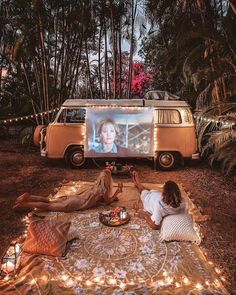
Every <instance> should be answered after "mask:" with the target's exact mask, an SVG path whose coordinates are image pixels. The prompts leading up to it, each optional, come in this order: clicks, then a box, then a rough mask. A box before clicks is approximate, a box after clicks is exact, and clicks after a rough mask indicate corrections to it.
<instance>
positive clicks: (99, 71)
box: [98, 23, 103, 99]
mask: <svg viewBox="0 0 236 295" xmlns="http://www.w3.org/2000/svg"><path fill="white" fill-rule="evenodd" d="M101 43H102V23H101V27H100V31H99V39H98V81H99V88H100V98H101V99H102V98H103V89H102V74H101Z"/></svg>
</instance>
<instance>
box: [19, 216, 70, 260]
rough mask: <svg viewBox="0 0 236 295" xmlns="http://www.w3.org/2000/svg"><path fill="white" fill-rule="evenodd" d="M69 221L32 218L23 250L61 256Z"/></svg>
mask: <svg viewBox="0 0 236 295" xmlns="http://www.w3.org/2000/svg"><path fill="white" fill-rule="evenodd" d="M69 228H70V222H59V221H56V220H40V219H39V220H34V221H32V222H31V223H30V226H29V228H28V233H27V237H26V240H25V243H24V245H23V251H25V252H28V253H34V254H46V255H51V256H63V255H64V253H65V248H66V242H67V235H68V231H69Z"/></svg>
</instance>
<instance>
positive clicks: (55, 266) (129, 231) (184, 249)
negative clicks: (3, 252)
mask: <svg viewBox="0 0 236 295" xmlns="http://www.w3.org/2000/svg"><path fill="white" fill-rule="evenodd" d="M88 185H90V183H85V182H83V183H82V182H77V183H74V182H73V183H67V184H64V185H63V186H62V187H61V188H60V190H59V191H58V193H57V194H56V195H55V196H53V198H57V197H59V196H60V195H64V194H65V193H66V194H74V193H76V192H77V191H78V190H80V189H84V188H85V187H86V186H88ZM146 186H147V187H149V188H152V189H161V185H154V184H146ZM183 193H185V192H184V191H183ZM137 199H138V193H137V191H136V189H134V188H133V185H132V184H130V183H128V184H127V183H126V184H125V187H124V191H123V193H122V195H121V196H120V200H119V202H117V203H115V204H113V206H126V207H127V208H128V212H129V213H130V215H131V220H130V221H129V223H127V224H125V225H123V226H120V227H115V228H114V227H106V226H104V225H102V224H101V223H100V222H99V219H98V212H101V211H103V210H107V209H109V208H111V207H108V206H106V207H105V206H103V207H98V208H95V209H91V210H86V211H82V212H73V213H53V212H51V213H40V214H41V215H45V216H46V218H50V219H57V220H64V221H65V220H70V221H71V223H72V226H71V229H70V235H72V236H73V235H74V236H75V237H76V239H73V240H72V241H71V242H70V243H68V247H67V254H66V256H65V257H59V258H55V257H54V258H53V257H49V256H43V255H27V254H25V253H24V254H23V255H22V268H21V270H20V273H19V274H18V275H17V277H15V278H14V279H10V280H3V281H1V282H0V294H55V295H58V294H104V295H108V294H114V295H123V294H126V295H128V294H129V295H131V294H163V295H164V294H165V295H168V294H179V295H180V294H181V295H182V294H202V295H203V294H205V295H210V294H219V295H222V294H228V293H227V291H226V290H225V288H224V287H223V285H222V283H221V281H220V279H219V278H218V276H217V274H216V273H215V271H214V269H213V267H212V266H211V265H210V264H209V263H208V262H207V260H206V258H205V257H204V255H203V253H202V252H201V249H200V247H199V246H198V245H196V244H192V243H189V242H169V243H161V242H160V241H159V231H154V230H151V229H150V228H149V227H148V226H147V225H146V224H145V223H144V222H143V221H142V220H140V219H139V218H137V217H134V210H133V209H132V207H133V203H134V202H136V201H137ZM192 210H193V211H194V212H195V213H194V214H195V215H196V217H198V218H201V216H200V213H199V212H198V211H197V210H196V208H194V206H193V204H192Z"/></svg>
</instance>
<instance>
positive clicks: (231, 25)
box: [141, 0, 236, 173]
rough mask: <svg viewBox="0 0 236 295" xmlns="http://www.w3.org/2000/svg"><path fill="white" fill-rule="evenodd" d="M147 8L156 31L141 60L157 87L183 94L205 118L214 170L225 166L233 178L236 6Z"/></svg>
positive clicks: (206, 150) (200, 0)
mask: <svg viewBox="0 0 236 295" xmlns="http://www.w3.org/2000/svg"><path fill="white" fill-rule="evenodd" d="M146 3H147V12H148V15H149V17H150V19H151V23H152V28H151V30H150V31H151V34H150V35H149V36H148V37H146V38H145V39H144V40H143V43H142V49H141V54H142V56H143V57H144V59H145V62H146V63H148V64H149V66H152V68H153V71H154V73H155V76H154V79H153V81H154V87H155V88H158V89H162V90H169V91H171V92H173V93H177V94H178V95H179V96H180V97H182V98H184V99H187V100H188V101H189V103H190V104H191V105H192V106H193V107H194V108H196V109H197V111H198V112H199V113H201V114H202V115H201V117H202V116H204V117H205V120H198V121H197V131H198V132H197V133H198V137H199V149H200V151H201V153H202V156H204V157H206V158H208V159H209V162H210V163H211V164H213V163H214V162H216V161H220V162H221V163H222V167H223V171H224V172H226V173H229V172H230V171H232V170H233V169H234V167H235V166H236V161H235V155H236V145H235V129H234V128H235V127H233V128H232V124H233V123H234V122H235V113H231V115H230V116H229V115H228V112H230V108H233V102H234V101H235V102H236V95H235V94H236V87H235V85H236V15H235V4H234V1H224V0H215V1H209V0H190V1H185V0H182V1H181V0H175V1H168V0H165V1H164V0H154V1H153V0H152V1H146ZM226 106H227V107H226ZM227 109H228V112H227ZM231 112H235V108H234V110H231ZM203 114H204V115H203ZM209 116H210V117H209ZM231 117H233V118H231ZM207 118H208V120H209V121H207ZM218 120H220V121H221V122H223V120H230V121H229V122H231V123H232V124H229V125H226V124H219V123H216V121H218ZM230 126H231V127H230Z"/></svg>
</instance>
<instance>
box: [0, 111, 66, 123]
mask: <svg viewBox="0 0 236 295" xmlns="http://www.w3.org/2000/svg"><path fill="white" fill-rule="evenodd" d="M57 110H60V108H56V109H53V110H49V111H47V112H42V113H38V114H34V115H27V116H22V117H17V118H11V119H4V120H0V123H4V124H6V123H12V122H18V121H19V120H21V121H23V120H28V119H29V118H36V117H38V116H43V115H47V114H50V113H52V112H55V111H57Z"/></svg>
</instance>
